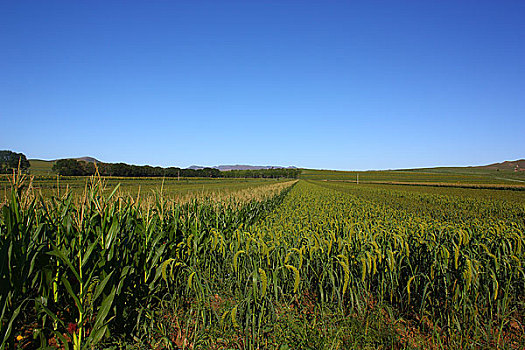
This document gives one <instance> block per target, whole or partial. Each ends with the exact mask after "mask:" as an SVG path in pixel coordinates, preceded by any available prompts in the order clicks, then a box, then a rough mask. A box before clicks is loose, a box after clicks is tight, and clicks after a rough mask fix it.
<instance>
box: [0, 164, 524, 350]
mask: <svg viewBox="0 0 525 350" xmlns="http://www.w3.org/2000/svg"><path fill="white" fill-rule="evenodd" d="M307 176H309V175H308V173H307V174H306V177H307ZM20 181H21V180H19V181H18V182H15V183H14V186H15V190H16V189H19V190H18V191H15V192H16V193H17V194H16V195H14V196H8V198H7V202H6V203H5V205H4V206H3V208H2V211H1V214H0V230H1V231H0V254H1V256H0V259H1V261H2V264H3V265H2V271H3V272H2V274H1V275H0V278H1V281H0V282H1V283H0V285H1V286H2V287H1V289H0V308H2V310H4V311H2V315H1V317H2V320H1V321H2V323H1V324H0V325H1V328H0V340H1V347H2V348H16V347H19V348H26V347H28V348H34V347H44V346H52V347H59V346H63V347H68V348H73V349H80V348H132V349H135V348H137V349H138V348H155V349H157V348H171V349H179V348H180V349H182V348H184V349H190V348H191V349H257V348H260V349H349V348H356V349H376V348H385V349H390V348H393V349H405V348H407V349H409V348H416V349H417V348H421V349H423V348H424V349H427V348H435V349H440V348H443V349H457V348H474V349H492V348H498V347H499V348H502V349H522V348H524V347H525V336H524V334H525V333H524V332H525V328H524V323H525V319H524V315H525V200H524V199H525V197H524V196H525V192H524V191H516V190H504V189H498V190H495V189H470V188H447V187H434V186H430V187H427V186H404V185H388V184H374V183H360V184H359V185H358V184H354V183H349V182H340V181H319V180H306V179H301V180H299V181H289V180H288V181H275V180H247V181H243V180H232V179H228V180H223V179H220V180H203V179H198V180H194V179H192V180H191V181H194V182H195V183H192V182H188V183H186V184H184V185H176V184H173V183H171V182H170V183H167V182H165V183H164V189H163V193H165V194H166V195H162V196H161V195H160V194H159V192H157V195H152V196H151V197H150V198H152V199H151V200H149V201H147V203H146V205H144V203H141V199H140V198H144V197H140V198H138V199H137V198H136V197H137V196H136V195H137V193H136V192H133V191H134V189H135V188H136V187H137V186H136V184H137V180H132V179H111V180H108V183H106V184H105V186H106V187H107V189H106V190H103V189H102V184H101V183H100V182H97V181H93V182H89V184H90V185H89V186H88V191H87V193H86V194H85V195H82V196H81V195H80V193H81V192H80V191H81V188H82V189H83V188H84V187H85V179H68V181H70V182H71V187H70V188H73V193H69V194H68V193H66V191H65V190H64V191H62V189H61V192H60V193H59V194H58V195H55V196H50V195H49V196H47V195H46V196H44V198H43V199H42V200H40V199H38V197H35V196H34V192H32V191H31V190H29V191H27V187H24V186H23V185H24V184H23V183H21V182H20ZM42 181H43V180H42ZM49 181H50V182H51V181H52V179H51V178H49ZM82 181H84V182H83V183H82V184H81V182H82ZM113 181H115V182H113ZM125 181H129V183H128V184H127V185H126V184H125V183H124V182H125ZM140 181H141V182H140V184H141V185H140V186H141V193H143V192H142V191H144V192H147V191H150V192H151V189H157V188H158V186H159V181H161V180H159V179H146V180H140ZM142 181H145V182H142ZM148 181H151V183H149V185H146V184H147V183H148ZM172 181H173V180H172ZM175 181H176V180H175ZM181 181H182V180H181ZM208 181H209V182H208ZM418 181H419V180H418ZM44 182H45V181H44ZM44 182H42V183H44ZM116 182H121V185H120V187H119V189H118V190H117V191H112V188H114V187H112V186H116ZM75 183H78V186H77V187H74V186H73V184H75ZM204 183H205V185H204ZM26 185H27V184H26ZM41 186H43V185H41ZM49 186H52V185H51V184H50V185H49ZM148 186H150V187H148ZM176 186H180V187H176ZM184 186H188V187H187V188H186V189H184V190H187V191H188V192H187V193H192V192H191V191H202V190H201V189H200V188H202V187H203V186H204V187H205V189H206V190H208V189H209V190H210V192H209V193H210V196H193V197H190V201H189V202H188V201H177V200H176V199H177V198H178V197H177V196H178V193H179V192H177V189H179V190H181V191H182V190H183V188H184ZM192 186H193V187H192ZM34 187H37V186H36V185H35V186H34ZM199 187H200V188H199ZM145 188H147V189H148V190H145ZM170 188H172V189H171V190H170ZM125 189H127V190H125ZM48 190H49V191H53V190H54V189H53V188H52V187H49V188H48ZM214 190H218V191H225V192H226V193H229V194H233V195H235V194H236V193H237V194H239V193H242V195H241V196H238V197H237V198H240V200H237V201H232V200H231V198H232V197H230V196H217V195H215V194H216V193H217V192H213V191H214ZM75 191H79V192H75ZM119 191H120V192H119ZM164 191H165V192H164ZM170 191H171V192H170ZM50 193H51V192H50ZM250 193H251V194H252V195H250ZM128 194H132V195H133V196H129V195H128ZM214 196H215V197H214ZM214 198H215V200H214ZM142 200H143V199H142Z"/></svg>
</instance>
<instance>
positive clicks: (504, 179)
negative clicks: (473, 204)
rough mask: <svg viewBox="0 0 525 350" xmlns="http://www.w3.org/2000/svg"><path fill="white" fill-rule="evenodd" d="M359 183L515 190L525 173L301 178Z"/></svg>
mask: <svg viewBox="0 0 525 350" xmlns="http://www.w3.org/2000/svg"><path fill="white" fill-rule="evenodd" d="M357 176H359V182H360V183H399V184H404V183H408V184H423V185H425V184H426V185H432V184H434V185H454V186H471V187H475V186H477V187H483V186H486V187H509V188H511V187H513V188H524V189H525V172H524V171H520V172H518V173H515V172H512V171H495V170H476V169H469V168H450V169H448V168H445V169H444V170H443V169H441V168H432V169H414V170H378V171H333V170H312V169H304V170H303V171H302V173H301V178H303V179H306V180H328V181H349V182H356V181H357Z"/></svg>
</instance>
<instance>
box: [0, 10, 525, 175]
mask: <svg viewBox="0 0 525 350" xmlns="http://www.w3.org/2000/svg"><path fill="white" fill-rule="evenodd" d="M0 48H1V49H0V50H1V52H2V53H1V54H0V123H1V124H0V125H1V128H0V149H11V150H15V151H18V152H24V153H25V154H26V155H27V156H28V157H29V158H41V159H56V158H65V157H76V156H86V155H90V156H94V157H96V158H98V159H100V160H102V161H107V162H119V161H123V162H127V163H133V164H151V165H161V166H184V167H185V166H189V165H192V164H199V165H218V164H272V165H296V166H299V167H308V168H330V169H387V168H409V167H426V166H442V165H476V164H487V163H491V162H496V161H503V160H511V159H518V158H523V157H525V2H524V1H521V0H520V1H514V2H513V1H477V0H476V1H457V0H454V1H362V2H359V1H311V2H308V1H282V0H281V1H218V0H215V1H167V0H166V1H137V2H133V1H23V0H20V1H18V0H17V1H5V0H4V1H0Z"/></svg>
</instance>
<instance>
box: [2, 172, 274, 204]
mask: <svg viewBox="0 0 525 350" xmlns="http://www.w3.org/2000/svg"><path fill="white" fill-rule="evenodd" d="M10 179H11V176H6V175H0V203H1V202H2V201H6V200H7V196H8V194H9V192H10V190H9V189H10V186H11V180H10ZM102 180H103V184H104V186H103V192H111V191H112V190H113V189H114V188H115V187H116V186H117V185H118V186H119V188H118V192H119V194H121V195H131V196H133V197H137V196H143V197H144V196H146V197H148V196H151V195H153V194H154V193H156V192H161V191H162V194H163V195H164V196H165V197H166V198H171V199H174V200H175V199H178V198H185V197H188V196H191V195H207V194H212V193H217V192H222V193H227V192H232V191H237V190H241V189H247V188H252V187H257V186H262V185H268V184H272V183H275V182H279V181H281V180H277V179H232V178H181V179H177V178H165V179H163V178H158V177H156V178H144V177H142V178H129V177H123V178H118V177H105V178H102ZM91 182H92V179H91V178H90V177H73V176H56V175H54V176H35V177H34V178H33V179H32V181H31V182H30V183H31V187H32V188H33V189H34V190H35V192H37V193H42V195H43V196H44V197H46V198H49V197H51V196H56V195H57V193H58V194H60V193H64V192H65V191H70V192H71V193H72V194H73V195H81V194H82V193H83V192H84V191H85V189H86V186H89V185H90V184H91ZM28 184H29V181H28ZM57 190H58V191H57Z"/></svg>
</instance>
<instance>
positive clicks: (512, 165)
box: [475, 159, 525, 172]
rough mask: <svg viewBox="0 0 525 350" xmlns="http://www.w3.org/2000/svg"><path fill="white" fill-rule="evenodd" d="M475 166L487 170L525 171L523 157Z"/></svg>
mask: <svg viewBox="0 0 525 350" xmlns="http://www.w3.org/2000/svg"><path fill="white" fill-rule="evenodd" d="M475 168H479V169H487V170H510V171H515V172H518V171H525V159H519V160H513V161H505V162H501V163H494V164H489V165H484V166H479V167H475Z"/></svg>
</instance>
